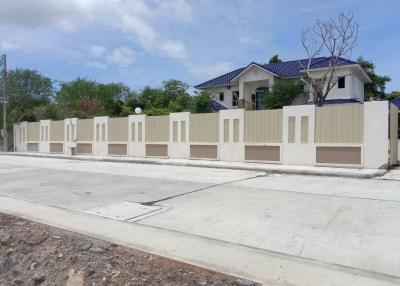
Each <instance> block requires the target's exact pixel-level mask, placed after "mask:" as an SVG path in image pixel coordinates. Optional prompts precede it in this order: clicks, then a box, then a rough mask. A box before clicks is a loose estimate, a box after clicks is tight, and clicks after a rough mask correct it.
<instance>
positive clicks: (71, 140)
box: [64, 118, 78, 155]
mask: <svg viewBox="0 0 400 286" xmlns="http://www.w3.org/2000/svg"><path fill="white" fill-rule="evenodd" d="M77 127H78V118H65V119H64V154H67V155H71V149H72V148H76V131H77V129H78V128H77Z"/></svg>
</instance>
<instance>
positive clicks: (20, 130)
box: [14, 121, 28, 152]
mask: <svg viewBox="0 0 400 286" xmlns="http://www.w3.org/2000/svg"><path fill="white" fill-rule="evenodd" d="M27 126H28V122H26V121H24V122H20V123H16V124H14V151H15V152H26V151H27V146H26V141H27Z"/></svg>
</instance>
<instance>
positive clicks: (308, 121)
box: [282, 105, 316, 165]
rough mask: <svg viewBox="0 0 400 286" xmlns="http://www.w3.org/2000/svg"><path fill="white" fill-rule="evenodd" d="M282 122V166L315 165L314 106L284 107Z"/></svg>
mask: <svg viewBox="0 0 400 286" xmlns="http://www.w3.org/2000/svg"><path fill="white" fill-rule="evenodd" d="M282 120H283V121H282V159H283V160H282V162H283V164H288V165H315V164H316V149H315V142H314V131H315V105H297V106H284V107H283V118H282Z"/></svg>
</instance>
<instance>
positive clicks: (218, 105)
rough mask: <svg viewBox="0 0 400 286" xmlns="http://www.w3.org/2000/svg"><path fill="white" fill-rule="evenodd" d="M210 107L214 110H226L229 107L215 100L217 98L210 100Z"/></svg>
mask: <svg viewBox="0 0 400 286" xmlns="http://www.w3.org/2000/svg"><path fill="white" fill-rule="evenodd" d="M210 108H211V111H212V112H218V111H220V110H225V109H227V108H226V107H225V106H223V105H222V104H221V103H219V102H217V101H215V100H211V102H210Z"/></svg>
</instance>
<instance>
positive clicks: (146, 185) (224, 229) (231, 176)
mask: <svg viewBox="0 0 400 286" xmlns="http://www.w3.org/2000/svg"><path fill="white" fill-rule="evenodd" d="M395 172H397V171H395ZM0 182H1V183H0V195H3V196H8V197H12V198H18V199H23V200H29V201H33V202H36V203H40V204H43V205H51V206H56V207H62V208H67V209H73V210H78V211H80V212H85V213H90V214H96V215H100V216H105V217H111V218H115V219H117V220H123V221H126V222H128V223H131V224H140V225H146V226H151V227H157V228H160V229H166V230H172V231H177V232H180V233H185V234H191V235H195V236H198V237H206V238H210V239H214V240H216V241H223V242H229V243H232V244H236V245H244V246H246V247H250V248H253V249H262V250H266V251H269V252H270V253H277V254H279V255H284V256H287V257H288V258H291V259H292V258H296V259H304V261H308V260H312V261H314V262H318V263H320V264H322V265H330V266H332V267H333V266H334V267H339V268H340V269H341V270H340V271H343V273H344V272H346V271H351V270H356V271H357V273H359V275H367V276H368V277H370V278H371V279H378V281H381V282H382V283H383V282H385V283H386V282H388V283H392V282H393V285H395V284H396V283H398V282H400V243H399V241H400V220H399V218H400V180H397V177H396V175H395V174H394V175H390V174H389V175H387V176H385V177H384V178H380V179H369V180H366V179H350V178H333V177H313V176H295V175H272V174H265V173H260V172H251V171H239V170H223V169H208V168H193V167H176V166H158V165H144V164H143V165H141V164H127V163H109V162H87V161H74V160H61V159H47V158H29V157H13V156H0ZM227 259H228V258H227ZM229 259H231V258H229ZM229 259H228V260H229ZM288 283H289V282H288ZM282 285H283V284H282ZM284 285H289V284H284ZM307 285H312V284H307ZM315 285H318V284H315ZM321 285H322V284H321ZM329 285H341V284H340V283H339V284H334V283H333V282H332V284H329ZM342 285H344V284H342ZM352 285H357V284H352ZM363 285H368V283H367V284H365V282H363ZM371 285H372V284H371ZM377 285H380V284H379V283H378V284H377ZM382 285H383V284H382Z"/></svg>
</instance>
